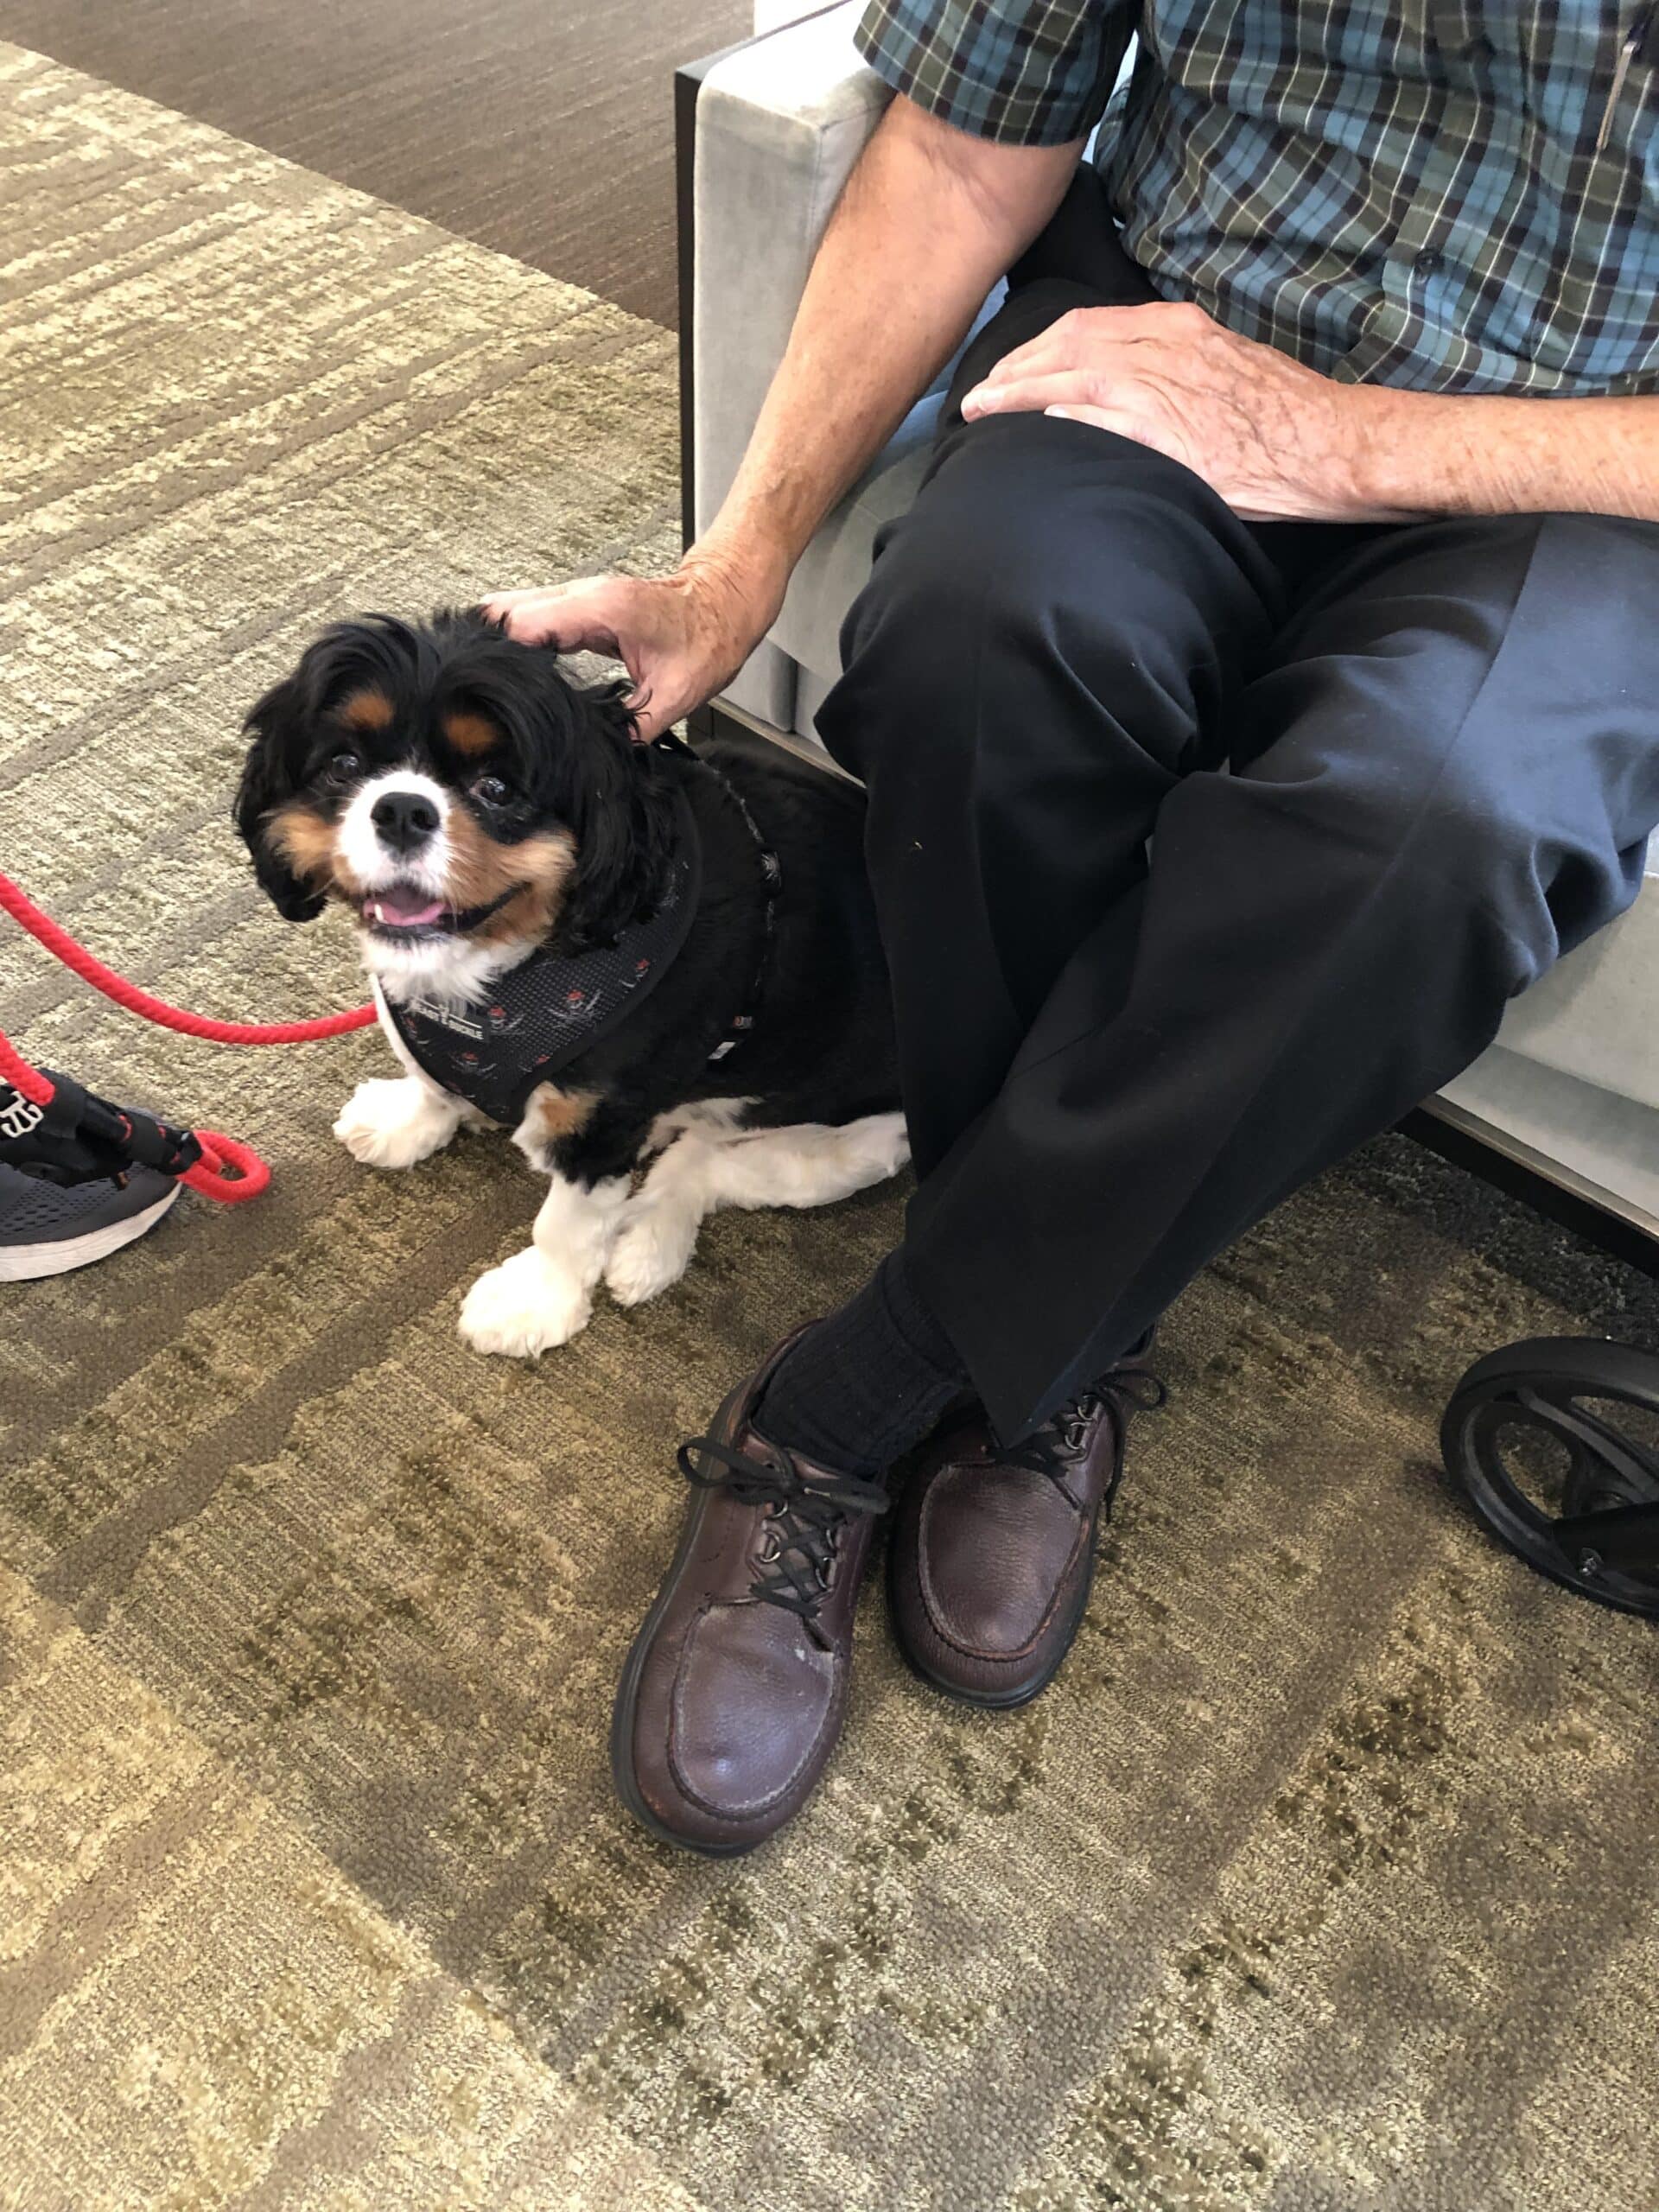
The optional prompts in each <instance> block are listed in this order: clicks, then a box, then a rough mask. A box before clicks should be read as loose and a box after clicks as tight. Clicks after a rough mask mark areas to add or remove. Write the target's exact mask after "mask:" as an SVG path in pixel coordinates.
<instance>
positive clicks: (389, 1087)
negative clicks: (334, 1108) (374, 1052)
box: [334, 1076, 461, 1167]
mask: <svg viewBox="0 0 1659 2212" xmlns="http://www.w3.org/2000/svg"><path fill="white" fill-rule="evenodd" d="M460 1126H461V1110H460V1109H459V1108H458V1107H454V1106H451V1105H449V1104H448V1103H447V1102H446V1101H445V1100H443V1099H442V1098H438V1097H435V1096H433V1094H432V1092H431V1091H430V1090H429V1089H428V1088H427V1086H426V1084H423V1083H417V1082H416V1080H415V1078H414V1077H413V1076H373V1077H370V1079H369V1081H368V1082H366V1083H359V1084H358V1086H357V1089H356V1090H354V1091H353V1093H352V1095H351V1096H350V1098H348V1099H347V1100H346V1105H345V1107H344V1109H342V1111H341V1114H340V1119H339V1120H338V1121H337V1122H335V1123H334V1135H336V1136H337V1137H338V1138H339V1139H340V1142H341V1144H343V1145H344V1146H345V1147H346V1151H347V1152H349V1153H350V1154H351V1155H352V1157H353V1160H361V1161H362V1162H363V1164H364V1166H365V1167H412V1166H414V1165H415V1163H416V1160H424V1159H425V1158H426V1157H427V1155H428V1154H429V1153H434V1152H436V1151H437V1150H438V1149H439V1148H440V1147H441V1146H443V1145H446V1144H448V1141H449V1140H450V1138H451V1137H452V1136H454V1134H455V1131H456V1130H457V1129H458V1128H460Z"/></svg>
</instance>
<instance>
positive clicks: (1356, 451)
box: [962, 302, 1410, 522]
mask: <svg viewBox="0 0 1659 2212" xmlns="http://www.w3.org/2000/svg"><path fill="white" fill-rule="evenodd" d="M1392 397H1394V395H1391V394H1389V393H1388V392H1386V391H1383V390H1382V389H1381V388H1370V387H1366V386H1363V385H1340V384H1338V383H1336V382H1335V381H1334V379H1333V378H1330V377H1325V376H1321V375H1319V372H1317V371H1316V370H1313V369H1308V368H1304V367H1303V366H1302V365H1301V364H1300V362H1299V361H1294V360H1292V359H1290V357H1289V356H1288V355H1287V354H1285V353H1277V352H1275V351H1274V348H1273V347H1272V346H1262V345H1258V344H1257V343H1256V342H1255V340H1254V339H1249V338H1241V337H1238V336H1237V335H1236V334H1235V333H1234V332H1232V331H1230V330H1227V329H1224V327H1222V325H1221V324H1220V323H1218V322H1217V321H1215V319H1214V317H1213V316H1211V315H1206V314H1205V311H1204V309H1203V308H1199V307H1192V306H1187V305H1178V304H1174V303H1171V302H1158V303H1156V304H1154V305H1152V306H1148V307H1122V308H1074V309H1073V310H1072V312H1071V314H1070V315H1062V316H1061V317H1060V319H1059V321H1058V322H1055V323H1051V324H1050V326H1049V327H1048V328H1047V329H1046V330H1045V331H1043V332H1042V333H1041V334H1040V335H1039V336H1038V337H1036V338H1033V340H1031V342H1030V344H1029V345H1026V346H1016V347H1015V349H1014V352H1013V353H1009V354H1007V355H1005V356H1004V358H1003V359H1001V361H999V362H998V363H997V365H996V366H995V368H994V369H993V370H992V371H991V372H990V374H989V375H988V377H987V378H985V380H984V381H983V383H982V384H979V385H976V386H975V387H974V389H973V390H972V391H969V393H968V395H967V397H965V398H964V399H963V403H962V411H963V417H964V419H965V420H966V421H968V422H969V423H976V422H982V421H984V420H985V419H986V418H987V417H988V416H992V415H1011V414H1020V413H1031V412H1041V413H1043V414H1045V415H1052V416H1058V418H1060V419H1061V420H1063V421H1066V422H1072V423H1090V424H1092V425H1093V426H1094V427H1095V428H1096V429H1102V430H1116V432H1117V433H1118V434H1119V435H1120V436H1122V437H1126V438H1133V439H1134V440H1135V442H1136V443H1137V444H1139V445H1143V446H1152V447H1154V448H1156V450H1157V451H1158V452H1160V453H1162V454H1167V455H1168V456H1169V458H1170V459H1171V460H1172V461H1179V462H1181V464H1182V465H1183V466H1184V467H1187V468H1190V469H1191V470H1192V472H1193V474H1195V475H1198V476H1201V477H1203V479H1204V480H1205V483H1207V484H1208V485H1210V486H1211V488H1212V489H1213V490H1215V491H1217V492H1218V493H1220V494H1221V496H1222V498H1223V499H1225V500H1226V502H1227V504H1228V505H1229V506H1230V507H1231V508H1232V509H1233V511H1234V512H1235V513H1236V514H1237V515H1239V516H1240V517H1242V518H1243V520H1244V521H1246V522H1403V521H1407V520H1408V519H1410V518H1409V517H1408V515H1407V514H1405V513H1404V512H1401V511H1399V510H1396V509H1393V508H1389V507H1385V506H1379V505H1376V503H1375V501H1374V500H1373V499H1371V498H1370V496H1369V494H1368V492H1367V490H1366V487H1365V483H1364V475H1365V462H1366V456H1367V454H1368V452H1369V450H1370V444H1371V441H1372V439H1373V438H1374V437H1375V436H1376V435H1377V434H1378V430H1379V417H1381V416H1383V415H1385V414H1386V412H1387V410H1388V406H1389V401H1390V399H1391V398H1392Z"/></svg>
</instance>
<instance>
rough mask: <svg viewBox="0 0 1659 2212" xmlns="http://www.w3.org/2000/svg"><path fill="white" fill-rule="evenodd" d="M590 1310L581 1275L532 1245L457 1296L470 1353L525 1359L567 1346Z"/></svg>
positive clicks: (585, 1324) (589, 1301)
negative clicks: (471, 1351)
mask: <svg viewBox="0 0 1659 2212" xmlns="http://www.w3.org/2000/svg"><path fill="white" fill-rule="evenodd" d="M592 1312H593V1299H592V1297H591V1296H590V1294H588V1290H587V1289H586V1288H585V1287H584V1286H583V1284H582V1281H581V1280H580V1278H579V1277H577V1276H575V1275H573V1274H569V1273H568V1272H567V1271H566V1270H565V1269H564V1268H561V1267H559V1266H557V1265H556V1263H555V1262H553V1261H551V1260H550V1259H548V1258H547V1257H546V1255H544V1254H543V1253H541V1252H538V1251H537V1249H536V1248H535V1246H534V1245H531V1246H530V1247H529V1248H528V1249H526V1250H524V1251H523V1252H515V1253H514V1254H513V1255H512V1258H511V1259H510V1260H504V1261H503V1262H502V1263H501V1265H500V1266H499V1268H491V1269H490V1271H489V1273H488V1274H483V1275H480V1277H479V1279H478V1281H476V1282H475V1283H474V1285H473V1287H472V1288H471V1289H470V1290H469V1291H468V1292H467V1295H466V1297H465V1298H464V1299H463V1300H461V1335H462V1336H463V1337H464V1338H466V1339H467V1343H468V1344H471V1345H472V1347H473V1349H474V1351H492V1352H502V1353H505V1355H506V1357H508V1358H509V1359H527V1358H530V1357H532V1356H533V1355H534V1354H535V1353H537V1352H538V1351H551V1350H552V1348H553V1346H554V1345H555V1344H569V1341H570V1339H571V1338H572V1337H574V1336H575V1334H576V1333H577V1332H578V1331H579V1330H582V1329H584V1328H586V1326H587V1325H588V1316H589V1314H590V1313H592Z"/></svg>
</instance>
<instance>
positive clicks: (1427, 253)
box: [1414, 245, 1446, 277]
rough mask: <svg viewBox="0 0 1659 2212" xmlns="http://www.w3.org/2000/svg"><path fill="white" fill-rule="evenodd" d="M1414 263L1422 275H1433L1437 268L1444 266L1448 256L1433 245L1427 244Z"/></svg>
mask: <svg viewBox="0 0 1659 2212" xmlns="http://www.w3.org/2000/svg"><path fill="white" fill-rule="evenodd" d="M1445 265H1446V257H1445V255H1444V254H1440V253H1436V252H1435V251H1434V249H1433V246H1432V245H1426V246H1425V247H1424V248H1423V250H1422V251H1421V253H1420V254H1419V255H1418V256H1417V258H1416V261H1415V264H1414V267H1415V268H1416V270H1417V274H1418V275H1419V276H1420V277H1432V276H1433V274H1434V272H1435V270H1437V269H1441V268H1444V266H1445Z"/></svg>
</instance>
